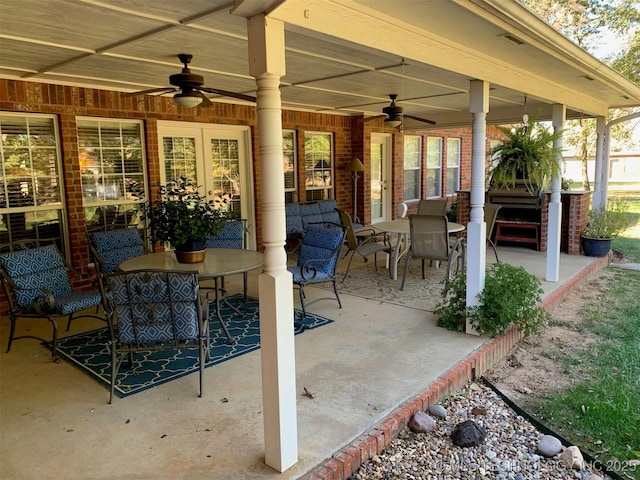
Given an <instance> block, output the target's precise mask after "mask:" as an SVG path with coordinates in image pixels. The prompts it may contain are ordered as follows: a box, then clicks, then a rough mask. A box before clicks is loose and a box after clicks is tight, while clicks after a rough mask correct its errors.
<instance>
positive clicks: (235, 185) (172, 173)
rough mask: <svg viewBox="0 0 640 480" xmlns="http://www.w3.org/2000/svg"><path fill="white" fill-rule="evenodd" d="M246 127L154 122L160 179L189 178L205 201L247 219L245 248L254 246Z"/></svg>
mask: <svg viewBox="0 0 640 480" xmlns="http://www.w3.org/2000/svg"><path fill="white" fill-rule="evenodd" d="M249 139H250V129H249V127H243V126H233V125H216V124H205V123H189V124H185V123H184V122H158V141H159V144H160V162H161V163H160V178H161V182H162V183H163V184H166V183H167V182H168V181H171V180H173V179H175V178H179V177H180V176H185V177H188V178H193V179H195V181H196V182H197V184H198V185H200V186H201V187H202V191H201V193H203V194H204V195H205V196H206V197H207V198H208V199H209V200H219V201H221V202H222V205H224V206H225V208H227V209H228V211H229V212H230V214H231V215H232V216H234V217H236V218H243V219H246V220H247V228H248V230H249V231H248V234H247V248H250V249H255V247H256V238H255V228H254V227H255V208H254V193H253V169H252V162H251V158H252V157H251V150H250V148H251V147H250V145H251V143H250V141H249Z"/></svg>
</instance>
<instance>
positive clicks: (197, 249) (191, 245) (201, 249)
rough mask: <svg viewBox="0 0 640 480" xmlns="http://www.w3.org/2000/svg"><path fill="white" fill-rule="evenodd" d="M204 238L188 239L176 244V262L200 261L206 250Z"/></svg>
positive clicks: (202, 259)
mask: <svg viewBox="0 0 640 480" xmlns="http://www.w3.org/2000/svg"><path fill="white" fill-rule="evenodd" d="M206 245H207V244H206V241H205V240H190V241H188V242H186V243H183V244H181V245H176V247H175V248H176V249H175V253H176V259H177V260H178V263H200V262H203V261H204V257H205V254H206V252H207V248H206Z"/></svg>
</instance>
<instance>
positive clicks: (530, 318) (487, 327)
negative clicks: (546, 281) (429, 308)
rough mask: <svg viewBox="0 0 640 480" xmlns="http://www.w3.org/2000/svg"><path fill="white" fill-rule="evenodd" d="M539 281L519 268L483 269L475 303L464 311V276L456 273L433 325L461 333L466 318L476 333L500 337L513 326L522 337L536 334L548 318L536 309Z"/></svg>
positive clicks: (500, 264)
mask: <svg viewBox="0 0 640 480" xmlns="http://www.w3.org/2000/svg"><path fill="white" fill-rule="evenodd" d="M542 293H543V291H542V288H541V282H540V280H538V278H536V277H535V276H534V275H532V274H530V273H529V272H527V271H526V270H525V269H524V268H523V267H514V266H513V265H509V264H507V263H501V262H498V263H495V264H493V265H492V266H491V267H489V269H488V270H487V274H486V277H485V284H484V288H483V289H482V291H481V292H480V294H479V295H478V299H479V304H478V305H477V306H473V307H469V308H466V273H465V272H464V271H462V272H460V273H459V274H458V276H457V277H456V278H454V279H453V280H451V281H449V282H448V283H447V284H446V286H445V288H444V290H443V301H442V302H440V303H439V304H438V305H437V306H436V309H435V310H434V313H435V314H436V315H437V316H438V320H437V325H438V326H440V327H444V328H447V329H448V330H457V331H463V330H464V326H465V322H466V319H467V318H468V319H469V322H470V323H471V325H472V326H473V327H474V328H475V329H476V330H477V331H478V332H479V333H485V332H486V333H488V334H489V335H491V336H492V337H495V336H498V335H501V334H502V333H504V332H505V331H506V330H507V328H509V327H510V326H511V325H513V324H516V325H517V326H518V328H519V329H520V330H521V331H522V333H523V334H524V336H525V337H527V336H529V335H532V334H538V333H540V332H541V331H542V329H543V328H544V327H545V326H546V325H547V323H548V322H549V319H550V315H549V312H547V311H546V310H545V309H544V308H542V307H540V306H538V304H539V303H540V301H541V299H542Z"/></svg>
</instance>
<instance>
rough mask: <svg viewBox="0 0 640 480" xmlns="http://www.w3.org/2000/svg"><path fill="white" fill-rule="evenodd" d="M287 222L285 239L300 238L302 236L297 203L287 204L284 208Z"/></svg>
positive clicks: (300, 218) (302, 229)
mask: <svg viewBox="0 0 640 480" xmlns="http://www.w3.org/2000/svg"><path fill="white" fill-rule="evenodd" d="M284 210H285V215H286V221H287V237H300V236H302V235H303V234H304V227H303V226H302V217H301V216H300V204H299V203H287V204H285V206H284Z"/></svg>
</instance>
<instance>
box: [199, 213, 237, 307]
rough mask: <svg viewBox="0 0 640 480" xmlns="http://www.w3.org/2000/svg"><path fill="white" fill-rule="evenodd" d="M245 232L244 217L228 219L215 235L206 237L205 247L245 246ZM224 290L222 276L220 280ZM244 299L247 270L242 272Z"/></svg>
mask: <svg viewBox="0 0 640 480" xmlns="http://www.w3.org/2000/svg"><path fill="white" fill-rule="evenodd" d="M246 234H247V221H246V220H245V219H240V220H229V221H228V222H227V223H226V224H225V225H224V228H223V229H222V231H221V232H220V233H219V234H218V235H217V236H215V237H213V236H208V237H207V238H206V246H207V248H239V249H243V248H245V238H246ZM221 282H222V285H221V287H222V289H223V290H224V277H223V278H222V280H221ZM242 282H243V291H244V299H245V300H246V299H247V272H244V273H243V274H242Z"/></svg>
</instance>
